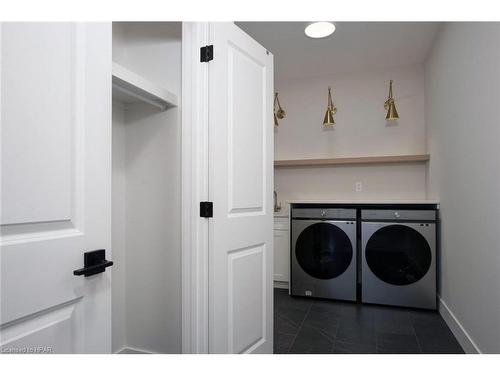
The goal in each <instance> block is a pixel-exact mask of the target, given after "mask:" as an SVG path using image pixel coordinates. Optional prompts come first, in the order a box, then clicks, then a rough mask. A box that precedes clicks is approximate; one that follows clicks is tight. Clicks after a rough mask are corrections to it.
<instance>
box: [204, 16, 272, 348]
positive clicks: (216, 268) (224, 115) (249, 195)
mask: <svg viewBox="0 0 500 375" xmlns="http://www.w3.org/2000/svg"><path fill="white" fill-rule="evenodd" d="M210 37H211V44H213V45H214V60H212V61H210V63H209V97H210V104H209V129H210V130H209V132H210V134H209V150H210V151H209V196H210V200H213V202H214V217H213V218H212V219H210V220H209V238H210V240H209V241H210V243H209V257H210V265H209V273H210V276H209V277H210V288H209V341H210V342H209V350H210V352H212V353H271V352H272V337H273V332H272V328H273V327H272V322H273V317H272V308H273V307H272V293H273V289H272V281H273V274H272V272H273V271H272V270H273V264H272V263H273V258H272V248H273V246H272V238H273V217H272V214H273V209H272V206H271V202H272V191H273V187H272V184H273V177H272V173H273V165H272V163H273V148H272V147H273V123H272V95H273V83H272V81H273V57H272V55H271V54H269V53H268V52H267V51H266V50H265V49H264V48H263V47H262V46H260V45H259V44H258V43H256V42H255V41H254V40H253V39H251V38H250V37H249V36H248V35H246V34H245V33H244V32H243V31H242V30H240V29H239V28H238V27H236V26H235V25H234V24H232V23H212V24H210Z"/></svg>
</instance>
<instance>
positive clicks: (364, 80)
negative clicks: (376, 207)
mask: <svg viewBox="0 0 500 375" xmlns="http://www.w3.org/2000/svg"><path fill="white" fill-rule="evenodd" d="M390 79H393V80H394V94H395V97H396V104H397V109H398V112H399V115H400V118H401V119H400V120H399V121H398V122H387V121H386V120H385V114H386V111H385V110H384V107H383V105H384V101H385V100H386V98H387V91H388V85H389V80H390ZM329 85H331V86H332V87H333V89H334V96H333V99H334V102H335V105H336V106H337V108H338V113H337V115H336V116H335V122H336V124H335V125H334V126H333V128H331V129H325V128H323V125H322V123H323V116H324V114H325V109H326V101H327V88H328V86H329ZM276 91H278V92H279V95H280V101H281V103H282V105H283V107H284V108H285V110H286V112H287V117H286V118H285V119H283V120H281V121H280V125H279V127H278V128H277V129H276V133H275V159H277V160H280V159H303V158H333V157H351V156H352V157H356V156H386V155H408V154H424V153H425V152H426V135H425V118H424V112H425V111H424V71H423V66H421V65H412V66H405V67H399V68H391V69H385V70H375V71H365V72H355V73H344V74H336V75H332V76H328V77H318V78H313V79H297V80H293V81H283V82H277V83H276ZM425 176H426V167H425V165H424V164H414V165H381V166H338V167H322V168H297V169H275V189H276V190H277V191H278V193H279V195H280V200H282V201H285V200H289V199H424V198H425V193H426V192H425V190H426V189H425V180H426V177H425ZM356 182H362V185H363V190H362V192H358V193H356V192H355V183H356Z"/></svg>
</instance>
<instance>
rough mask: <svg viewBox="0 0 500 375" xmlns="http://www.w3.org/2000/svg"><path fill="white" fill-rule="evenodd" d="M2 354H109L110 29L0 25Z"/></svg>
mask: <svg viewBox="0 0 500 375" xmlns="http://www.w3.org/2000/svg"><path fill="white" fill-rule="evenodd" d="M0 27H1V57H2V67H1V116H2V154H1V167H2V175H1V179H2V194H1V197H2V216H1V245H2V247H1V254H0V261H1V265H0V266H1V317H0V319H1V320H0V330H1V338H0V346H1V347H2V350H4V351H14V352H15V351H16V350H20V348H21V349H22V348H26V349H29V348H31V347H35V346H36V347H43V348H48V349H47V350H48V351H50V352H56V353H57V352H64V353H66V352H109V351H110V319H111V317H110V275H109V272H107V273H104V274H99V275H95V276H93V277H89V278H84V277H76V276H74V275H73V270H75V269H77V268H81V267H83V253H84V252H86V251H90V250H94V249H99V248H104V249H106V250H107V256H108V259H109V257H111V249H110V220H111V217H110V176H111V158H110V148H111V137H110V135H111V79H110V77H111V29H110V25H109V24H74V23H3V24H1V26H0Z"/></svg>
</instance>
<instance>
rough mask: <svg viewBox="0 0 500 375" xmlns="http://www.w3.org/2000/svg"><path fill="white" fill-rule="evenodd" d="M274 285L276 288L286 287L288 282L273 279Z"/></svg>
mask: <svg viewBox="0 0 500 375" xmlns="http://www.w3.org/2000/svg"><path fill="white" fill-rule="evenodd" d="M274 287H275V288H278V289H288V282H286V281H276V280H274Z"/></svg>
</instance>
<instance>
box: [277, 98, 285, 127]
mask: <svg viewBox="0 0 500 375" xmlns="http://www.w3.org/2000/svg"><path fill="white" fill-rule="evenodd" d="M276 106H278V108H277V109H276ZM285 116H286V112H285V110H284V109H283V108H282V107H281V104H280V100H279V98H278V93H277V92H276V93H275V94H274V126H279V123H278V120H283V119H284V118H285Z"/></svg>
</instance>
